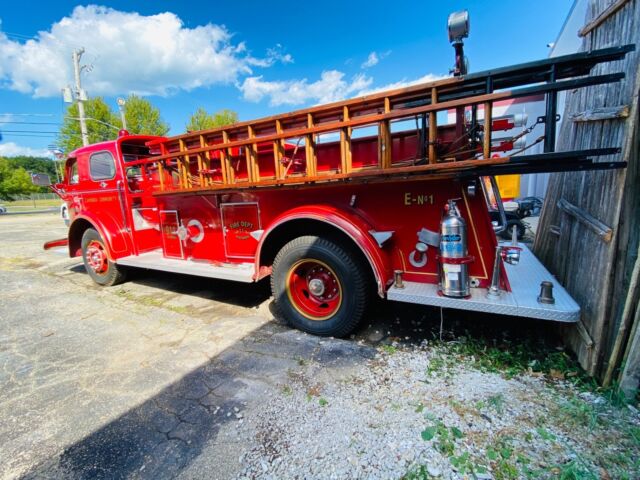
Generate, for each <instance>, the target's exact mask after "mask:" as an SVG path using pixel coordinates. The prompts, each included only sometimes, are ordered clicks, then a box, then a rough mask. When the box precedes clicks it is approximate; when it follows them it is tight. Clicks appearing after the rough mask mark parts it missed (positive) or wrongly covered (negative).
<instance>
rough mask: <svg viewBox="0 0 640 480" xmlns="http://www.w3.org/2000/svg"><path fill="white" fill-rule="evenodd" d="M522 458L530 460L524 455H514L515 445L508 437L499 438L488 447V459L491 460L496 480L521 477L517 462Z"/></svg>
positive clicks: (509, 479)
mask: <svg viewBox="0 0 640 480" xmlns="http://www.w3.org/2000/svg"><path fill="white" fill-rule="evenodd" d="M521 459H525V461H526V462H528V459H526V457H524V456H523V455H521V454H518V455H514V451H513V447H512V446H511V444H510V439H509V438H508V437H501V438H499V439H498V440H497V441H496V442H495V443H494V444H493V445H492V446H491V447H489V448H488V449H487V460H489V462H491V470H492V472H493V476H494V477H495V478H496V480H511V479H516V478H520V469H519V468H518V466H517V462H518V461H519V460H521ZM520 463H522V462H520Z"/></svg>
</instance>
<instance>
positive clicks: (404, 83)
mask: <svg viewBox="0 0 640 480" xmlns="http://www.w3.org/2000/svg"><path fill="white" fill-rule="evenodd" d="M443 78H449V76H448V75H436V74H434V73H427V74H426V75H423V76H422V77H420V78H416V79H413V80H406V79H404V80H400V81H398V82H394V83H388V84H386V85H382V86H380V87H374V88H366V89H363V90H360V91H359V92H358V93H357V95H356V96H358V97H359V96H362V95H371V94H372V93H378V92H383V91H385V90H395V89H397V88H404V87H410V86H412V85H418V84H420V83H427V82H435V81H436V80H442V79H443Z"/></svg>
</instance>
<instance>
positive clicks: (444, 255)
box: [439, 199, 473, 298]
mask: <svg viewBox="0 0 640 480" xmlns="http://www.w3.org/2000/svg"><path fill="white" fill-rule="evenodd" d="M456 200H459V199H450V200H448V202H447V205H445V208H444V210H445V211H444V216H443V217H442V223H441V224H440V255H439V260H440V292H441V293H442V295H444V296H447V297H456V298H464V297H468V296H469V294H470V290H469V263H471V262H472V261H473V257H470V256H469V252H468V250H467V222H465V220H464V218H462V216H461V215H460V211H459V210H458V207H457V205H456Z"/></svg>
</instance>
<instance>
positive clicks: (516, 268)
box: [387, 244, 580, 322]
mask: <svg viewBox="0 0 640 480" xmlns="http://www.w3.org/2000/svg"><path fill="white" fill-rule="evenodd" d="M519 246H520V247H521V248H522V253H521V255H520V263H519V264H518V265H509V264H505V269H506V271H507V276H508V278H509V283H510V285H511V289H512V291H511V292H501V295H500V297H498V298H497V299H492V298H487V289H485V288H472V289H471V298H469V299H462V298H449V297H443V296H440V295H438V286H437V285H432V284H425V283H416V282H404V285H405V288H403V289H399V288H395V287H394V286H392V287H391V288H390V289H389V290H388V291H387V298H388V299H389V300H395V301H398V302H407V303H418V304H422V305H432V306H436V307H445V308H457V309H460V310H471V311H475V312H487V313H498V314H501V315H513V316H517V317H528V318H537V319H541V320H555V321H558V322H577V321H578V320H580V306H579V305H578V304H577V303H576V302H575V301H574V300H573V298H571V296H570V295H569V294H568V293H567V291H566V290H565V289H564V288H563V287H562V286H561V285H560V284H559V283H558V281H557V280H556V279H555V278H554V277H553V275H551V273H550V272H549V271H548V270H547V269H546V268H545V267H544V265H542V263H540V261H539V260H538V259H537V258H536V257H535V255H534V254H533V253H532V252H531V250H529V249H528V248H527V247H526V246H525V245H523V244H519ZM544 280H548V281H550V282H553V296H554V298H555V300H556V303H555V304H553V305H546V304H543V303H538V300H537V298H538V294H539V293H540V282H542V281H544Z"/></svg>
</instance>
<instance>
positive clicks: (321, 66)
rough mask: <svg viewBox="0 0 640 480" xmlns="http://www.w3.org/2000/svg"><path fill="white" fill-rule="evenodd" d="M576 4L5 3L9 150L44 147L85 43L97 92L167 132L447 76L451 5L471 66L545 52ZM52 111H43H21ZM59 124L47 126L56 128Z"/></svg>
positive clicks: (2, 40) (2, 32)
mask: <svg viewBox="0 0 640 480" xmlns="http://www.w3.org/2000/svg"><path fill="white" fill-rule="evenodd" d="M572 3H573V2H572V0H538V1H536V2H524V1H502V2H496V1H492V2H489V1H456V0H450V1H414V2H412V1H404V0H395V1H394V2H377V1H371V0H370V1H367V2H362V1H350V2H345V1H325V2H299V1H296V2H281V3H277V2H267V1H260V2H252V1H249V2H243V3H242V6H241V7H238V2H212V1H208V2H200V1H195V0H192V1H188V2H169V1H153V2H151V1H127V2H124V1H105V2H100V3H97V4H86V3H85V4H80V3H77V2H68V1H62V0H57V1H55V2H49V1H47V2H44V1H43V2H26V4H25V3H18V2H6V3H4V7H3V8H2V10H0V22H1V23H0V115H1V114H6V113H11V114H22V115H14V116H11V117H7V116H0V122H3V121H5V122H6V121H11V122H18V121H21V122H42V123H47V124H41V125H32V124H23V123H0V131H2V132H3V140H2V142H0V154H12V153H13V154H18V153H42V152H43V151H44V150H45V149H46V147H47V145H49V144H52V143H54V142H55V138H54V137H53V136H26V135H30V134H26V135H18V134H11V133H10V132H8V131H9V130H29V131H31V132H32V133H31V135H35V133H34V132H35V131H46V132H51V131H55V130H57V125H56V123H59V122H61V119H62V115H63V111H64V104H63V103H62V99H61V96H60V94H59V90H60V88H61V87H63V86H64V85H66V84H68V83H70V81H71V61H70V56H71V51H72V49H73V48H76V47H82V46H84V47H85V48H86V53H85V55H84V57H83V60H84V62H85V63H90V64H92V65H93V70H92V71H91V72H89V73H86V74H84V75H83V82H84V86H85V87H86V89H87V91H88V93H89V95H90V96H94V95H102V96H104V97H105V99H106V100H107V102H109V103H110V104H111V105H112V106H113V108H114V109H115V108H116V104H115V99H116V98H117V97H118V96H126V95H127V94H128V93H130V92H137V93H141V94H144V95H146V96H148V98H149V99H150V100H151V101H152V102H153V103H154V104H155V105H156V106H157V107H159V108H160V110H161V113H162V116H163V117H164V119H165V120H166V121H167V122H168V123H169V124H170V125H171V132H170V133H171V134H178V133H181V132H183V131H184V127H185V124H186V122H187V120H188V117H189V115H190V113H192V112H193V111H194V110H195V109H196V108H198V107H200V106H202V107H204V108H206V109H207V110H209V111H215V110H218V109H221V108H230V109H233V110H236V111H237V112H238V114H239V115H240V118H241V119H250V118H256V117H260V116H266V115H272V114H274V113H279V112H284V111H288V110H293V109H297V108H302V107H304V106H307V105H314V104H317V103H322V102H326V101H332V100H337V99H340V98H344V97H351V96H355V95H358V94H362V93H366V92H368V91H371V90H373V89H378V88H381V87H386V86H398V85H402V84H406V83H409V82H415V81H417V80H419V79H430V78H433V77H436V76H442V75H447V74H448V70H449V68H450V67H451V64H452V61H453V49H452V48H451V47H450V46H449V44H448V41H447V35H446V20H447V16H448V14H449V13H450V12H452V11H456V10H461V9H467V10H469V14H470V17H471V35H470V38H469V39H467V41H466V52H467V55H468V57H469V60H470V66H471V71H479V70H485V69H487V68H492V67H496V66H504V65H510V64H514V63H520V62H524V61H529V60H535V59H538V58H544V57H546V56H547V54H548V50H549V49H548V47H547V44H548V43H549V42H553V41H554V40H555V38H556V36H557V34H558V32H559V30H560V28H561V26H562V23H563V21H564V19H565V17H566V16H567V14H568V12H569V10H570V8H571V4H572ZM24 114H41V115H42V114H44V115H47V116H26V115H24ZM48 123H51V124H48Z"/></svg>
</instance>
